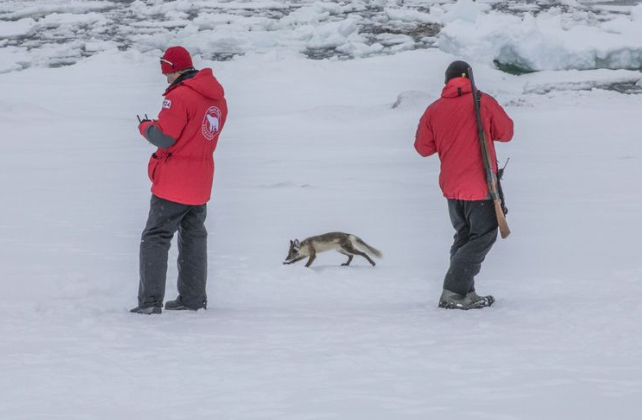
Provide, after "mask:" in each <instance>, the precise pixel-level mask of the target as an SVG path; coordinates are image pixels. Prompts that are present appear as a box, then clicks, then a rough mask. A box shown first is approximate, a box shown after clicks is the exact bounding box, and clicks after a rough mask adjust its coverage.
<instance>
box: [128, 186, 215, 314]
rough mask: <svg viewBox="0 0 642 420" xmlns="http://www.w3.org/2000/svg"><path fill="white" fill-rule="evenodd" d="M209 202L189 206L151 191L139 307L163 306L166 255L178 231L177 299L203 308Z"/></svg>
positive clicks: (145, 232)
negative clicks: (153, 193)
mask: <svg viewBox="0 0 642 420" xmlns="http://www.w3.org/2000/svg"><path fill="white" fill-rule="evenodd" d="M206 216H207V204H203V205H200V206H189V205H185V204H180V203H175V202H172V201H168V200H165V199H162V198H160V197H157V196H155V195H152V199H151V202H150V207H149V217H148V219H147V225H146V226H145V230H144V231H143V234H142V237H141V241H140V284H139V288H138V304H139V306H140V307H148V306H163V299H164V296H165V281H166V277H167V258H168V253H169V248H170V245H171V241H172V238H173V237H174V233H176V232H177V231H178V241H177V242H178V299H179V300H180V301H181V303H183V305H185V306H187V307H190V308H194V309H200V308H204V307H205V306H206V305H207V295H206V293H205V286H206V283H207V230H206V229H205V217H206Z"/></svg>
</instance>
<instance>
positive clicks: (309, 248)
mask: <svg viewBox="0 0 642 420" xmlns="http://www.w3.org/2000/svg"><path fill="white" fill-rule="evenodd" d="M330 250H335V251H338V252H340V253H341V254H343V255H346V256H347V257H348V261H346V262H345V263H343V264H341V265H342V266H348V265H350V263H351V262H352V258H353V257H354V256H355V255H360V256H362V257H363V258H365V259H366V260H368V262H369V263H370V264H372V265H373V266H375V265H376V264H375V262H374V261H372V258H370V257H369V256H368V254H367V253H366V252H369V253H370V254H372V255H374V256H375V257H377V258H382V257H383V255H382V254H381V251H379V250H377V249H375V248H373V247H371V246H370V245H368V244H367V243H365V242H364V241H363V240H361V239H360V238H358V237H356V236H355V235H350V234H348V233H342V232H331V233H326V234H325V235H319V236H311V237H309V238H307V239H304V240H303V241H301V242H299V240H298V239H295V240H294V241H290V250H289V251H288V256H287V257H286V258H285V261H284V262H283V264H293V263H295V262H297V261H301V260H302V259H304V258H309V259H308V262H307V263H306V264H305V266H306V267H310V266H311V265H312V263H313V262H314V260H315V258H316V257H317V253H319V252H324V251H330Z"/></svg>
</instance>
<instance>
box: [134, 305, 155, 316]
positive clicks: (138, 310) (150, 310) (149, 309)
mask: <svg viewBox="0 0 642 420" xmlns="http://www.w3.org/2000/svg"><path fill="white" fill-rule="evenodd" d="M129 312H131V313H133V314H145V315H160V314H161V313H162V312H163V309H162V308H161V307H160V306H144V307H141V306H137V307H135V308H134V309H132V310H130V311H129Z"/></svg>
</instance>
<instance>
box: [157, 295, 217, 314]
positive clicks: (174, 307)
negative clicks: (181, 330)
mask: <svg viewBox="0 0 642 420" xmlns="http://www.w3.org/2000/svg"><path fill="white" fill-rule="evenodd" d="M199 309H207V304H206V303H205V302H203V304H202V305H201V306H198V307H192V306H187V305H185V304H184V303H183V302H182V300H181V297H180V296H179V297H177V298H176V299H174V300H168V301H167V302H165V310H166V311H198V310H199Z"/></svg>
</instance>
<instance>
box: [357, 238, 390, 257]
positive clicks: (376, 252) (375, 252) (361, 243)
mask: <svg viewBox="0 0 642 420" xmlns="http://www.w3.org/2000/svg"><path fill="white" fill-rule="evenodd" d="M354 241H355V242H356V243H357V245H358V246H360V247H362V248H364V249H365V250H366V251H368V252H369V253H371V254H372V255H374V256H375V257H377V258H383V253H382V252H381V251H379V250H378V249H377V248H374V247H372V246H370V245H368V244H367V243H365V242H364V241H363V239H361V238H359V237H357V236H355V237H354Z"/></svg>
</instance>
